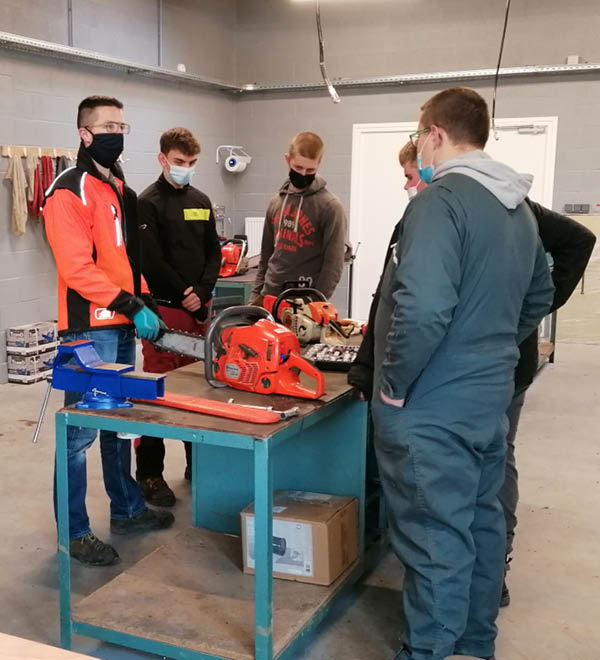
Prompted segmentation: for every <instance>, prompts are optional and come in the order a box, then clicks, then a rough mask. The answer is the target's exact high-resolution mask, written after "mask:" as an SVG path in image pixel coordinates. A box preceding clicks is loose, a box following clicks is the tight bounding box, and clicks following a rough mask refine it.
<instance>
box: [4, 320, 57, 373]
mask: <svg viewBox="0 0 600 660" xmlns="http://www.w3.org/2000/svg"><path fill="white" fill-rule="evenodd" d="M57 346H58V334H57V330H56V323H54V321H44V322H41V323H28V324H26V325H18V326H15V327H14V328H9V329H8V330H7V331H6V352H7V363H8V380H9V382H11V383H27V384H28V383H36V382H37V381H39V380H44V379H45V378H47V377H48V376H49V375H50V372H51V370H52V362H53V361H54V357H55V356H56V348H57Z"/></svg>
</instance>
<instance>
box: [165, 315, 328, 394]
mask: <svg viewBox="0 0 600 660" xmlns="http://www.w3.org/2000/svg"><path fill="white" fill-rule="evenodd" d="M153 343H154V345H155V346H156V347H157V348H159V349H162V350H167V351H171V352H173V353H179V354H180V355H186V356H188V357H192V358H194V359H196V360H204V365H205V374H206V380H207V381H208V382H209V383H210V384H211V385H212V386H213V387H226V386H229V387H233V388H235V389H238V390H245V391H247V392H257V393H259V394H285V395H287V396H296V397H301V398H304V399H318V398H319V397H320V396H322V395H323V394H324V393H325V382H324V377H323V373H322V372H321V371H319V370H318V369H317V368H316V367H314V366H313V365H312V364H311V363H310V362H308V360H305V359H304V358H303V357H301V355H300V343H299V341H298V338H297V337H296V335H294V333H293V332H292V331H291V330H290V329H289V328H286V327H285V326H283V325H281V324H280V323H276V322H275V321H274V320H273V317H272V316H271V314H269V312H267V311H266V310H264V309H262V308H261V307H251V306H239V307H229V308H228V309H226V310H224V311H223V312H221V314H219V315H218V316H217V317H216V318H215V319H214V320H213V322H212V323H211V325H210V327H209V329H208V332H207V334H206V338H204V337H198V336H197V335H191V334H188V333H185V332H179V331H177V330H168V329H163V330H161V331H160V334H159V337H158V339H157V340H156V341H154V342H153ZM301 373H303V374H305V375H306V376H308V377H310V378H312V379H313V380H314V381H315V386H314V388H311V387H308V386H307V385H305V384H303V383H301V382H300V374H301Z"/></svg>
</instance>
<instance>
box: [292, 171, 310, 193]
mask: <svg viewBox="0 0 600 660" xmlns="http://www.w3.org/2000/svg"><path fill="white" fill-rule="evenodd" d="M315 176H316V174H300V173H299V172H296V170H292V169H290V182H291V184H292V185H293V186H294V188H298V190H304V188H308V186H310V184H311V183H312V182H313V181H314V180H315Z"/></svg>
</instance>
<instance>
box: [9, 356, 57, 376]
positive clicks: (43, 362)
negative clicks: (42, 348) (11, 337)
mask: <svg viewBox="0 0 600 660" xmlns="http://www.w3.org/2000/svg"><path fill="white" fill-rule="evenodd" d="M55 357H56V350H50V351H46V352H44V353H39V354H38V355H19V354H13V353H8V355H7V367H8V373H9V374H20V375H22V376H31V375H32V374H37V373H42V372H44V371H46V372H47V371H50V369H52V363H53V361H54V358H55Z"/></svg>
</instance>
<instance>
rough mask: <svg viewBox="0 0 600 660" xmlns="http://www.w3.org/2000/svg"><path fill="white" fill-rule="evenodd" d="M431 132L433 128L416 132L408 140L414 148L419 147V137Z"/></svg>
mask: <svg viewBox="0 0 600 660" xmlns="http://www.w3.org/2000/svg"><path fill="white" fill-rule="evenodd" d="M430 131H431V128H422V129H421V130H419V131H415V132H414V133H411V134H410V135H409V136H408V138H409V140H410V142H411V144H412V146H413V147H415V148H416V147H417V142H418V141H419V137H420V136H421V135H425V133H429V132H430Z"/></svg>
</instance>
